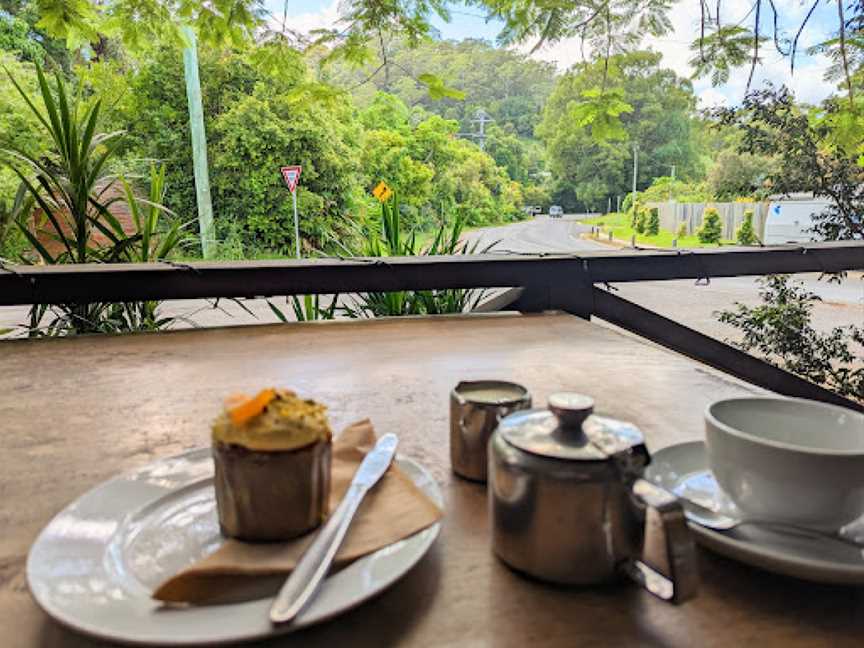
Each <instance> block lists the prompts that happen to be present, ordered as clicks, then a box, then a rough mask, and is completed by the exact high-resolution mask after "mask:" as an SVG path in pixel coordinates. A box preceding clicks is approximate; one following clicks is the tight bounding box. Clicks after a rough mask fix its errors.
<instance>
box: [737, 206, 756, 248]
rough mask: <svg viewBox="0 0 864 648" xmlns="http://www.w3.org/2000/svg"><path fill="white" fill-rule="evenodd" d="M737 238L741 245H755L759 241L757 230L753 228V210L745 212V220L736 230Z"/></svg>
mask: <svg viewBox="0 0 864 648" xmlns="http://www.w3.org/2000/svg"><path fill="white" fill-rule="evenodd" d="M735 240H736V241H737V242H738V244H739V245H754V244H755V243H756V241H757V238H756V232H755V231H754V230H753V210H752V209H748V210H746V211H745V212H744V222H743V223H741V227H739V228H738V230H737V231H736V232H735Z"/></svg>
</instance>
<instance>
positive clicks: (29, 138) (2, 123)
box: [0, 52, 49, 257]
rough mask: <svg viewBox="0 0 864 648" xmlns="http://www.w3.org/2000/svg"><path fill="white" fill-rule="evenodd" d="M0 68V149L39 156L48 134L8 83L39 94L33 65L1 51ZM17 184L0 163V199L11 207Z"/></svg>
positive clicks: (1, 253)
mask: <svg viewBox="0 0 864 648" xmlns="http://www.w3.org/2000/svg"><path fill="white" fill-rule="evenodd" d="M0 65H2V68H3V69H4V70H5V71H6V73H3V72H0V147H2V148H12V149H16V150H24V151H28V152H30V153H31V154H33V156H34V157H37V158H38V157H41V156H42V155H43V154H44V152H45V151H46V150H47V148H48V145H49V138H48V135H47V133H46V132H45V130H44V129H43V128H42V124H41V123H40V122H39V119H38V118H37V117H36V115H35V114H34V113H33V111H32V110H30V107H29V106H28V105H27V102H26V101H25V100H24V97H23V96H22V95H21V94H20V93H19V92H18V90H17V89H16V88H15V86H14V85H13V83H12V81H11V78H13V77H14V78H15V80H16V81H17V82H18V84H19V85H20V86H21V88H22V89H23V90H24V91H25V92H26V93H27V94H28V95H34V94H36V93H38V92H39V84H38V81H37V78H36V70H35V68H34V67H33V65H31V64H28V63H22V62H20V61H18V60H17V59H15V58H14V57H13V56H11V55H10V54H8V53H5V52H0ZM4 158H5V159H7V160H8V155H4V154H3V153H2V152H0V162H2V160H3V159H4ZM19 184H20V180H19V179H18V176H17V175H16V174H15V172H14V171H13V170H12V168H11V167H10V166H9V165H4V164H2V163H0V199H2V200H5V201H6V202H7V203H8V204H11V203H12V201H13V200H14V196H15V192H16V191H17V189H18V185H19ZM9 236H10V237H12V236H14V235H13V234H10V235H9ZM9 240H10V238H8V237H7V239H6V241H7V242H8V241H9ZM4 255H5V256H7V257H12V256H13V254H11V253H10V251H9V250H7V249H5V248H4V247H3V244H2V243H0V256H4Z"/></svg>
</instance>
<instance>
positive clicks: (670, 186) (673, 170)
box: [669, 164, 675, 202]
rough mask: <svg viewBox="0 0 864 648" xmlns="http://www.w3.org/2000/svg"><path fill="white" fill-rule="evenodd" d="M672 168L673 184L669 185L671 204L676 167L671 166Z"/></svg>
mask: <svg viewBox="0 0 864 648" xmlns="http://www.w3.org/2000/svg"><path fill="white" fill-rule="evenodd" d="M670 166H671V167H672V182H670V183H669V202H672V185H673V184H674V183H675V165H674V164H672V165H670Z"/></svg>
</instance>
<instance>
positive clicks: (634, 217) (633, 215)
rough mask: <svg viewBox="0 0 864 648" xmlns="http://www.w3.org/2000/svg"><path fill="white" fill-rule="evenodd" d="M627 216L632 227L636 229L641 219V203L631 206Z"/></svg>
mask: <svg viewBox="0 0 864 648" xmlns="http://www.w3.org/2000/svg"><path fill="white" fill-rule="evenodd" d="M627 217H628V218H629V219H630V229H633V230H635V229H636V228H637V226H638V221H639V205H638V204H637V205H636V206H635V207H631V208H630V209H628V210H627Z"/></svg>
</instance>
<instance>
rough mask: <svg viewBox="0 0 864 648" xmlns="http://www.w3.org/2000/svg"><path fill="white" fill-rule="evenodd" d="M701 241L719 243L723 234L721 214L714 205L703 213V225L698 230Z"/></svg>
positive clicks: (697, 234) (697, 233)
mask: <svg viewBox="0 0 864 648" xmlns="http://www.w3.org/2000/svg"><path fill="white" fill-rule="evenodd" d="M696 236H697V237H698V238H699V242H700V243H703V244H704V243H719V242H720V239H721V238H722V236H723V224H722V223H721V222H720V214H719V213H718V212H717V210H716V209H714V208H713V207H707V208H706V209H705V212H704V213H703V214H702V226H701V227H699V229H698V230H696Z"/></svg>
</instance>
